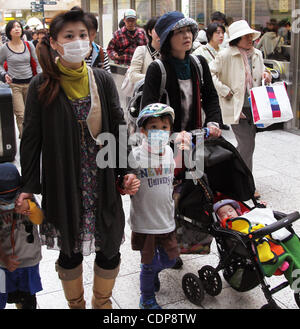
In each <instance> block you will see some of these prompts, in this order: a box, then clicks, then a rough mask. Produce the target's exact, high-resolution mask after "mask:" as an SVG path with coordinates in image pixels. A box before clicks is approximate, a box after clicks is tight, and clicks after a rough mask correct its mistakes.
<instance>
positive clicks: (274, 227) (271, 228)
mask: <svg viewBox="0 0 300 329" xmlns="http://www.w3.org/2000/svg"><path fill="white" fill-rule="evenodd" d="M299 218H300V214H299V212H298V211H295V212H292V213H290V214H288V215H287V216H285V217H283V218H282V219H280V220H279V221H277V222H276V223H273V224H271V225H267V226H265V227H263V228H261V229H259V230H257V231H254V232H251V233H249V234H248V236H249V237H251V238H253V239H258V238H262V237H264V236H265V235H268V234H270V233H272V232H275V231H278V230H279V229H281V228H283V227H286V226H289V225H291V224H292V223H293V222H295V221H296V220H297V219H299Z"/></svg>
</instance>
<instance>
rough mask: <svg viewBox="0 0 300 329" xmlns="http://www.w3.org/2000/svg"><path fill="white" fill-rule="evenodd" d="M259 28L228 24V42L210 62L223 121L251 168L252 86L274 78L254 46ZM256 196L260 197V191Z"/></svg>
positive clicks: (237, 23) (252, 138) (243, 21)
mask: <svg viewBox="0 0 300 329" xmlns="http://www.w3.org/2000/svg"><path fill="white" fill-rule="evenodd" d="M259 36H260V32H258V31H255V30H253V29H251V28H250V26H249V25H248V23H247V22H246V21H245V20H240V21H236V22H234V23H232V24H231V25H230V26H229V40H228V41H229V46H230V47H228V48H226V49H224V50H223V51H222V52H220V53H218V55H217V57H216V59H215V60H214V61H213V62H212V63H211V64H210V69H211V73H212V77H213V81H214V85H215V87H216V89H217V92H218V95H219V100H220V107H221V111H222V117H223V122H224V124H230V125H231V127H232V130H233V132H234V135H235V137H236V139H237V143H238V145H237V149H238V151H239V152H240V154H241V157H242V158H243V160H244V161H245V163H246V165H247V166H248V168H249V169H250V170H251V171H252V168H253V153H254V148H255V135H256V126H255V125H254V124H253V119H252V114H251V109H250V103H249V101H248V97H249V93H250V89H251V88H253V87H257V86H260V85H261V84H262V80H263V79H264V80H265V82H266V83H269V82H271V75H270V74H269V73H268V72H267V71H266V68H265V66H264V62H263V57H262V53H261V51H259V50H258V49H255V48H254V46H253V41H254V40H256V39H257V38H259ZM255 197H257V198H259V197H260V195H259V193H258V192H256V193H255Z"/></svg>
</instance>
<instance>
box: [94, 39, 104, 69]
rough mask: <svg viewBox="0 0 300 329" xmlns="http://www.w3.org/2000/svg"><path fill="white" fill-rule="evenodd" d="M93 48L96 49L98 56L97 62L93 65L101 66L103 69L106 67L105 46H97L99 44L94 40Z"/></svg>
mask: <svg viewBox="0 0 300 329" xmlns="http://www.w3.org/2000/svg"><path fill="white" fill-rule="evenodd" d="M92 45H93V48H94V49H95V50H96V52H97V54H98V56H97V57H96V59H95V62H94V64H93V67H100V68H101V69H103V67H104V51H103V48H102V47H101V46H99V48H98V47H97V45H96V44H95V43H94V42H93V43H92Z"/></svg>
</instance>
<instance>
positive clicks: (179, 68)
mask: <svg viewBox="0 0 300 329" xmlns="http://www.w3.org/2000/svg"><path fill="white" fill-rule="evenodd" d="M170 62H171V64H172V65H173V66H174V68H175V72H176V75H177V78H178V79H180V80H188V79H191V77H192V74H191V60H190V57H189V55H187V56H186V57H185V59H178V58H175V57H170Z"/></svg>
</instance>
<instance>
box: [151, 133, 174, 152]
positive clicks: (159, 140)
mask: <svg viewBox="0 0 300 329" xmlns="http://www.w3.org/2000/svg"><path fill="white" fill-rule="evenodd" d="M169 136H170V131H168V130H156V129H155V130H148V139H147V142H148V146H149V147H150V149H151V152H152V153H157V154H159V153H162V152H163V151H164V149H165V146H166V145H167V144H168V142H169Z"/></svg>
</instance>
